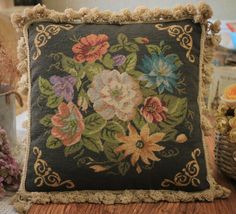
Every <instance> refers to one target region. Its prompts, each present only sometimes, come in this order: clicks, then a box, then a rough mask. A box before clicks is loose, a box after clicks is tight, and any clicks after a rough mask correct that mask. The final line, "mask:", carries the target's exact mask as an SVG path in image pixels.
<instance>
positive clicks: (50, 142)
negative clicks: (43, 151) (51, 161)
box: [46, 135, 63, 149]
mask: <svg viewBox="0 0 236 214" xmlns="http://www.w3.org/2000/svg"><path fill="white" fill-rule="evenodd" d="M62 145H63V144H62V142H61V141H60V140H58V139H57V138H54V137H53V136H52V135H50V136H49V137H48V139H47V143H46V147H47V148H49V149H57V148H59V147H61V146H62Z"/></svg>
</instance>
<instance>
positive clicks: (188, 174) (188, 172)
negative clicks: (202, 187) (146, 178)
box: [161, 149, 201, 187]
mask: <svg viewBox="0 0 236 214" xmlns="http://www.w3.org/2000/svg"><path fill="white" fill-rule="evenodd" d="M200 154H201V151H200V149H195V150H194V151H193V152H192V154H191V155H192V158H193V160H191V161H189V162H188V163H187V165H186V166H185V168H183V169H182V171H181V172H179V173H177V174H176V175H175V177H174V179H173V180H169V179H164V181H163V182H162V183H161V186H162V187H169V186H170V185H171V184H172V185H175V186H188V185H190V184H191V185H192V186H194V187H197V186H198V185H199V184H200V180H199V179H198V178H197V176H198V174H199V171H200V167H199V164H198V162H197V157H199V155H200Z"/></svg>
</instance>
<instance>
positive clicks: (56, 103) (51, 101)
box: [47, 94, 63, 108]
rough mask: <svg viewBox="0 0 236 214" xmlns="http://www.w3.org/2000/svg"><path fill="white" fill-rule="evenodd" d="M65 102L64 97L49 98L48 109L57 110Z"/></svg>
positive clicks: (53, 96) (52, 96) (54, 96)
mask: <svg viewBox="0 0 236 214" xmlns="http://www.w3.org/2000/svg"><path fill="white" fill-rule="evenodd" d="M62 101H63V97H57V96H56V95H55V94H54V95H51V96H49V97H48V102H47V107H49V108H56V107H57V106H59V104H60V103H61V102H62Z"/></svg>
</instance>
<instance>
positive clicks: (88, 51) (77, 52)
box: [72, 34, 110, 63]
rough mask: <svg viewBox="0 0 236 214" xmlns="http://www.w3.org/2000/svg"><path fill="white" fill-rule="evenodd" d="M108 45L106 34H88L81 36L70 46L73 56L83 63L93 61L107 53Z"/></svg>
mask: <svg viewBox="0 0 236 214" xmlns="http://www.w3.org/2000/svg"><path fill="white" fill-rule="evenodd" d="M109 47H110V45H109V43H108V36H107V35H105V34H98V35H95V34H90V35H88V36H85V37H82V38H81V39H80V40H79V42H78V43H76V44H75V45H74V46H73V47H72V51H73V53H74V58H75V59H76V60H77V61H78V62H80V63H83V62H85V61H87V62H90V63H92V62H95V61H96V60H97V59H101V58H102V56H103V55H104V54H105V53H107V50H108V48H109Z"/></svg>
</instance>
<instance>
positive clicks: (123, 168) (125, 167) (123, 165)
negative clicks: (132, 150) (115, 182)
mask: <svg viewBox="0 0 236 214" xmlns="http://www.w3.org/2000/svg"><path fill="white" fill-rule="evenodd" d="M129 169H130V163H129V162H121V163H120V164H119V165H118V170H119V172H120V174H121V175H123V176H124V175H125V174H126V173H127V172H128V171H129Z"/></svg>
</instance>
